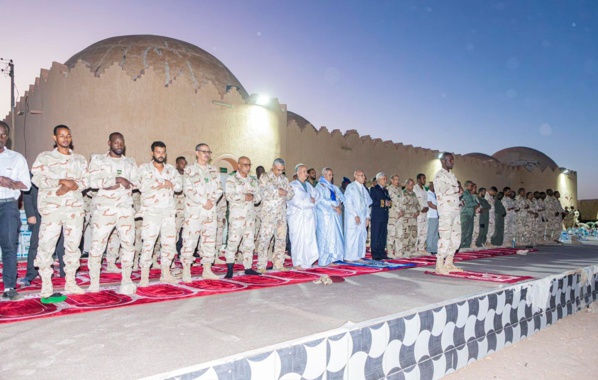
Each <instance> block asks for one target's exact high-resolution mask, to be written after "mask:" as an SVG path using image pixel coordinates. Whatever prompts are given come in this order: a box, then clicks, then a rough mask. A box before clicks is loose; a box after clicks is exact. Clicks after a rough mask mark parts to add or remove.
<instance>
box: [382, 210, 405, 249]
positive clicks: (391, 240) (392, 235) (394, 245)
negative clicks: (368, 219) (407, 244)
mask: <svg viewBox="0 0 598 380" xmlns="http://www.w3.org/2000/svg"><path fill="white" fill-rule="evenodd" d="M397 223H399V219H398V218H394V217H390V216H389V217H388V225H387V228H386V230H387V235H386V252H387V253H388V254H393V255H394V254H396V255H399V254H400V253H401V252H402V251H401V241H400V238H401V233H400V231H401V229H402V227H401V226H397Z"/></svg>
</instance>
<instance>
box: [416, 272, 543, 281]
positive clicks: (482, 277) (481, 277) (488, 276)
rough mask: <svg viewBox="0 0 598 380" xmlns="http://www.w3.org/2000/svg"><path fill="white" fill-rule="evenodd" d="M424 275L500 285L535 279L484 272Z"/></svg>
mask: <svg viewBox="0 0 598 380" xmlns="http://www.w3.org/2000/svg"><path fill="white" fill-rule="evenodd" d="M424 273H425V274H432V275H434V276H439V277H452V278H460V279H464V280H474V281H485V282H498V283H500V284H515V283H517V282H521V281H527V280H534V279H535V278H534V277H532V276H511V275H508V274H498V273H482V272H471V271H463V272H451V273H448V274H438V273H436V272H432V271H425V272H424Z"/></svg>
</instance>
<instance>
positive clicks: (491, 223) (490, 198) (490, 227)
mask: <svg viewBox="0 0 598 380" xmlns="http://www.w3.org/2000/svg"><path fill="white" fill-rule="evenodd" d="M484 199H486V201H487V202H488V204H489V205H490V210H489V211H488V218H489V219H488V235H487V238H486V244H492V243H491V242H490V240H492V236H494V218H495V216H494V203H495V202H496V198H494V197H493V196H492V195H490V193H488V192H486V195H485V196H484Z"/></svg>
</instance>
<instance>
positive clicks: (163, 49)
mask: <svg viewBox="0 0 598 380" xmlns="http://www.w3.org/2000/svg"><path fill="white" fill-rule="evenodd" d="M78 60H82V61H85V62H87V63H88V64H89V66H90V67H91V70H92V71H93V72H94V73H95V75H97V76H99V75H101V74H102V73H103V72H104V70H106V68H108V67H110V66H112V64H113V63H115V62H116V63H118V65H119V66H120V67H122V68H123V70H124V71H125V72H126V73H127V74H128V75H129V76H131V78H132V79H133V80H135V79H137V78H139V77H140V76H141V75H142V74H143V70H145V69H147V68H148V67H149V66H151V67H152V68H153V70H154V71H155V72H156V73H157V74H158V75H161V76H164V85H168V84H169V83H172V81H173V80H174V79H175V78H176V77H178V76H179V75H181V74H183V75H184V77H185V78H187V79H188V80H189V81H190V82H191V83H192V84H193V86H194V87H195V88H196V89H198V88H200V87H202V86H203V85H204V84H206V83H207V82H208V81H210V82H212V84H213V85H214V86H216V88H217V89H218V92H219V93H220V94H221V95H222V94H224V93H226V92H227V91H228V90H229V89H230V88H231V87H236V88H238V90H239V93H240V94H241V96H243V98H247V91H245V89H244V88H243V86H242V85H241V83H240V82H239V80H238V79H237V78H236V77H235V76H234V75H233V73H232V72H231V71H230V70H229V69H228V68H227V67H226V66H224V64H223V63H222V62H220V61H219V60H218V59H217V58H216V57H214V56H213V55H211V54H210V53H208V52H206V51H205V50H203V49H200V48H198V47H197V46H195V45H192V44H190V43H188V42H184V41H180V40H176V39H174V38H169V37H162V36H153V35H131V36H120V37H112V38H107V39H105V40H102V41H99V42H96V43H95V44H93V45H90V46H88V47H87V48H85V49H83V50H81V51H80V52H79V53H77V54H75V55H73V56H72V57H71V58H70V59H69V60H68V61H66V63H65V65H66V66H68V67H69V68H72V67H73V66H75V64H76V63H77V61H78Z"/></svg>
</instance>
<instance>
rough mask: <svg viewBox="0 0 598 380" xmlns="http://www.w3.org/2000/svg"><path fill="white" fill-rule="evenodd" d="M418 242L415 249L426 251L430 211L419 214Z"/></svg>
mask: <svg viewBox="0 0 598 380" xmlns="http://www.w3.org/2000/svg"><path fill="white" fill-rule="evenodd" d="M416 233H417V243H416V245H415V251H417V252H420V253H422V254H423V253H425V252H426V240H427V239H428V213H427V212H426V213H421V214H419V215H418V216H417V231H416Z"/></svg>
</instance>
